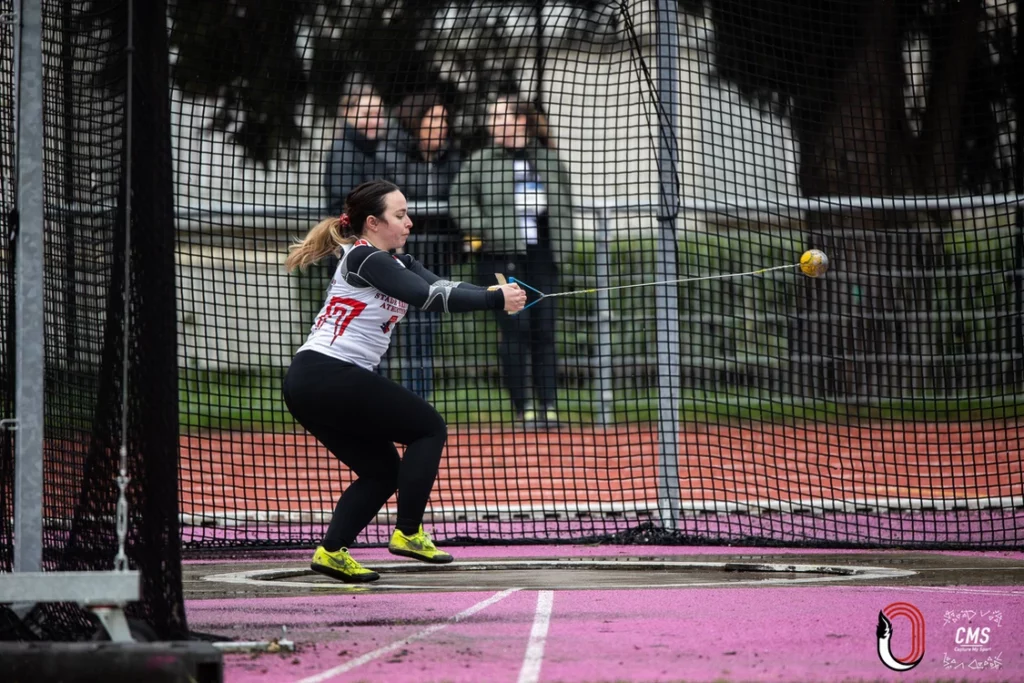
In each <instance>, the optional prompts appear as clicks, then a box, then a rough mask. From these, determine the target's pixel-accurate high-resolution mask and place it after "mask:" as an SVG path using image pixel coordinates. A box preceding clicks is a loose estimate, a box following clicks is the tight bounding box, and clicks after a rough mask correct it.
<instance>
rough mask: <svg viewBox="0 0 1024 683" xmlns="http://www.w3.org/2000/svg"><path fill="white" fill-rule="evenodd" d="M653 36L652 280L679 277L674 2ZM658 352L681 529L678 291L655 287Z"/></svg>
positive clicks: (667, 519) (661, 423)
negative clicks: (655, 162) (655, 188)
mask: <svg viewBox="0 0 1024 683" xmlns="http://www.w3.org/2000/svg"><path fill="white" fill-rule="evenodd" d="M656 16H657V19H656V24H655V35H656V36H657V58H656V71H657V80H656V84H657V88H658V92H657V100H656V101H657V103H658V111H657V114H658V151H657V154H658V186H659V187H658V190H659V191H658V197H659V202H658V235H657V248H656V249H655V253H657V254H659V255H660V258H659V259H658V261H657V263H656V264H655V271H654V277H655V279H657V280H659V281H664V280H674V279H676V278H677V277H678V274H677V271H678V269H679V264H678V260H677V256H676V252H677V249H678V248H677V244H676V222H677V218H678V216H679V212H680V205H679V175H678V174H679V161H678V160H679V144H678V137H677V136H676V131H677V130H678V120H679V93H678V90H679V8H678V6H677V3H676V2H675V0H658V4H657V15H656ZM655 310H656V311H657V321H658V325H657V354H658V514H659V517H660V521H661V523H662V526H663V527H664V528H665V529H668V530H675V529H676V528H678V526H679V508H680V501H679V493H680V492H679V400H680V377H679V370H680V368H679V356H680V346H679V288H678V286H677V285H659V286H658V287H657V289H656V290H655Z"/></svg>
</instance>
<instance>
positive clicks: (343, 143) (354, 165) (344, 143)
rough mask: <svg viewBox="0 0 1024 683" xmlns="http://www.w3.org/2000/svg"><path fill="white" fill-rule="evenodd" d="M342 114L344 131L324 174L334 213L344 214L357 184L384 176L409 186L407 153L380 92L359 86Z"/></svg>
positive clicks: (331, 152) (328, 157)
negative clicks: (348, 199) (405, 174)
mask: <svg viewBox="0 0 1024 683" xmlns="http://www.w3.org/2000/svg"><path fill="white" fill-rule="evenodd" d="M341 115H342V119H343V123H342V130H341V135H340V136H339V137H338V138H337V139H336V140H335V141H334V144H333V145H331V151H330V153H329V154H328V156H327V163H326V169H325V174H324V189H325V190H326V193H327V201H328V211H329V212H330V215H332V216H339V215H341V212H342V210H343V209H344V203H345V197H346V196H348V193H349V192H351V191H352V190H353V189H354V188H355V187H356V186H357V185H361V184H362V183H365V182H367V181H370V180H374V179H377V178H380V179H383V180H388V181H391V182H393V183H395V184H396V185H398V186H399V187H402V188H405V186H406V183H405V180H406V179H405V177H404V171H405V159H404V156H405V155H404V154H403V153H402V152H401V151H400V149H399V147H400V144H399V140H398V139H397V138H398V136H397V135H396V133H395V131H394V128H395V126H394V124H393V123H392V122H391V120H390V119H389V117H388V115H387V112H386V111H385V108H384V101H383V100H382V99H381V97H380V95H378V94H377V93H376V92H375V91H374V90H373V89H372V88H368V87H365V86H362V87H359V88H357V89H356V90H354V91H353V92H352V93H351V94H350V95H349V96H347V97H346V98H345V99H344V101H343V102H342V106H341Z"/></svg>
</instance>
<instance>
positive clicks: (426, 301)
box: [346, 246, 505, 313]
mask: <svg viewBox="0 0 1024 683" xmlns="http://www.w3.org/2000/svg"><path fill="white" fill-rule="evenodd" d="M397 258H402V257H397ZM397 258H396V257H394V256H392V255H391V254H389V253H388V252H386V251H381V250H379V249H374V248H373V247H365V246H361V247H356V248H355V249H353V250H352V251H351V252H350V253H349V255H348V257H347V259H346V265H347V266H348V274H347V276H346V280H347V281H348V283H349V284H351V285H353V286H355V287H363V286H367V285H372V286H373V287H376V288H377V289H378V290H380V291H381V292H383V293H384V294H387V295H388V296H390V297H394V298H396V299H398V300H399V301H404V302H406V303H407V304H410V305H412V306H416V307H417V308H419V309H421V310H424V311H433V312H445V313H464V312H468V311H483V310H496V311H500V310H501V309H503V308H504V307H505V295H504V294H503V293H502V292H501V291H500V290H497V289H495V290H488V289H486V288H484V287H478V286H476V285H470V284H469V283H465V282H452V281H450V280H442V279H440V278H438V277H437V276H436V275H435V274H434V273H431V272H430V271H429V270H427V269H426V268H423V266H422V265H421V266H420V269H421V270H422V271H423V272H424V273H426V274H427V276H428V277H429V276H433V280H432V281H429V282H428V280H427V278H426V277H424V276H423V275H422V274H420V273H418V272H415V271H413V270H411V269H410V268H408V267H405V266H403V264H402V263H399V262H398V260H397ZM410 258H411V257H410ZM413 260H415V259H413Z"/></svg>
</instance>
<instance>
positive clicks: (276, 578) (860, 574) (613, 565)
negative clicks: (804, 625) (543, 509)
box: [201, 559, 918, 592]
mask: <svg viewBox="0 0 1024 683" xmlns="http://www.w3.org/2000/svg"><path fill="white" fill-rule="evenodd" d="M366 565H367V566H368V567H369V568H371V569H373V570H375V571H381V572H383V573H385V574H388V573H390V574H391V575H396V574H428V573H461V572H479V571H515V570H531V569H532V570H538V569H546V570H550V569H573V570H580V569H606V570H611V571H623V570H627V571H628V570H655V569H657V570H664V569H678V570H686V569H694V570H708V571H723V572H724V571H730V572H744V571H747V572H761V573H770V572H779V573H786V574H815V576H811V577H797V578H792V577H786V578H778V579H775V578H772V579H756V580H742V579H741V580H735V581H699V582H687V583H679V582H672V581H665V582H661V583H651V582H645V583H643V584H632V585H631V584H622V585H617V586H614V588H619V589H640V588H647V589H655V588H688V587H690V588H714V587H721V588H725V587H732V586H779V585H789V584H801V583H836V582H841V581H873V580H882V579H898V578H906V577H909V576H915V575H917V573H918V572H916V571H913V570H910V569H894V568H889V567H871V566H851V565H832V564H785V563H748V562H678V561H671V560H665V561H662V560H591V559H578V560H565V559H560V560H467V561H463V562H457V563H454V564H448V565H426V564H419V563H410V562H373V563H370V562H368V563H366ZM301 576H315V573H314V572H313V571H312V570H310V569H305V568H294V567H288V568H278V569H251V570H247V571H241V572H228V573H222V574H210V575H207V576H203V577H201V579H202V580H203V581H207V582H210V583H228V584H235V585H239V584H241V585H248V586H260V587H263V588H266V587H271V586H272V587H275V588H309V589H316V590H318V591H323V590H340V591H352V590H357V591H360V592H365V591H368V590H419V591H432V590H439V587H438V586H432V585H428V586H423V585H415V584H393V583H379V582H373V583H362V584H351V583H342V582H340V581H339V582H316V583H314V582H310V581H287V582H285V581H283V579H289V578H293V577H301ZM467 578H469V577H468V576H467ZM494 588H495V587H494V586H479V585H473V584H471V583H467V585H446V586H444V590H445V591H446V592H448V591H479V590H493V589H494ZM589 588H591V587H589V586H575V585H574V586H568V585H556V586H551V587H548V588H546V589H545V590H586V589H589Z"/></svg>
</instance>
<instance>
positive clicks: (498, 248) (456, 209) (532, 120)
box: [449, 96, 572, 426]
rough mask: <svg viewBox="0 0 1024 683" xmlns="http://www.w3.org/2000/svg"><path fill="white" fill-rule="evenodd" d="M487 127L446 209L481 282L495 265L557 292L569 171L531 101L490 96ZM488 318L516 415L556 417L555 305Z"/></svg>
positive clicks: (566, 238) (489, 278) (537, 419)
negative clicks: (485, 140)
mask: <svg viewBox="0 0 1024 683" xmlns="http://www.w3.org/2000/svg"><path fill="white" fill-rule="evenodd" d="M487 128H488V133H489V134H490V138H491V143H490V145H488V146H487V147H485V148H484V149H481V150H479V151H477V152H475V153H474V154H472V155H471V156H470V157H469V158H468V159H467V160H466V161H465V162H464V163H463V165H462V168H461V169H460V171H459V173H458V175H457V176H456V177H455V181H454V182H453V183H452V187H451V194H450V197H449V205H450V211H451V215H452V218H453V219H454V220H455V223H456V225H457V226H458V228H459V230H460V231H461V232H462V234H463V237H464V239H465V240H466V241H467V243H469V244H471V245H472V249H473V250H474V251H477V252H478V254H479V261H478V263H479V271H478V274H479V277H480V282H481V284H486V285H493V284H494V283H495V277H494V276H495V273H502V274H504V275H505V276H506V277H510V276H513V277H515V278H516V279H518V280H521V281H522V282H524V283H526V284H528V285H530V286H531V287H534V288H536V289H539V290H541V291H542V292H554V291H557V289H558V263H559V260H560V257H561V256H563V255H567V254H568V253H569V248H570V244H571V240H572V212H571V211H572V201H571V190H570V184H569V174H568V172H567V171H566V169H565V167H564V166H563V164H562V163H561V161H560V160H559V158H558V153H557V151H556V149H555V146H554V144H553V143H552V140H551V138H550V135H549V134H548V130H547V124H546V122H545V120H544V117H543V115H542V114H541V113H540V112H538V111H537V109H536V107H534V105H533V104H532V103H530V102H528V101H526V100H523V99H520V98H518V97H515V96H502V97H499V98H498V99H497V100H496V101H495V102H493V103H492V104H491V105H490V107H489V109H488V116H487ZM528 291H529V290H528ZM530 294H531V297H530V301H533V300H535V299H536V296H537V295H536V294H534V293H533V292H530ZM497 321H498V326H499V329H500V330H501V339H500V344H499V356H500V359H501V365H502V371H503V377H504V381H505V385H506V387H507V389H508V392H509V395H510V399H511V402H512V407H513V409H514V410H515V413H516V417H517V419H519V420H522V421H524V422H526V423H528V424H530V425H534V426H545V425H548V426H550V425H553V424H555V423H557V421H558V414H557V412H556V410H555V394H556V390H557V379H558V371H557V368H558V358H557V354H556V350H555V304H554V303H553V301H552V300H551V299H545V300H543V301H541V302H539V303H537V304H535V305H533V306H531V307H529V308H527V309H525V310H523V311H522V312H520V313H518V314H517V315H512V316H510V315H507V314H501V315H498V316H497ZM528 362H529V363H530V364H531V365H532V380H533V381H532V386H531V387H529V388H530V389H532V391H531V392H530V393H531V396H530V397H528V396H527V393H528V392H527V389H528V387H527V372H528V364H527V363H528ZM528 398H532V402H530V401H529V400H528Z"/></svg>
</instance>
